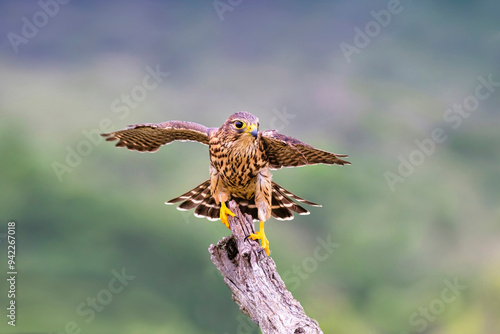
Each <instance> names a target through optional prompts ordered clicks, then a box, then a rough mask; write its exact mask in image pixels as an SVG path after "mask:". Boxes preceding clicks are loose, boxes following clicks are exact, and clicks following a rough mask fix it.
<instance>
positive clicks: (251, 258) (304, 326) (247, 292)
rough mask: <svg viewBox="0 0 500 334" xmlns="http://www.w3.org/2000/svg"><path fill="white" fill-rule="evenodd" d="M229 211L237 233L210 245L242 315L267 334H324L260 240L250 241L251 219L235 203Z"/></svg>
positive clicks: (252, 226)
mask: <svg viewBox="0 0 500 334" xmlns="http://www.w3.org/2000/svg"><path fill="white" fill-rule="evenodd" d="M229 209H230V210H231V211H232V212H233V213H235V214H236V216H235V217H234V218H233V217H231V216H228V218H229V226H230V228H231V231H232V232H233V234H232V235H230V236H228V237H225V238H223V239H222V240H220V241H219V242H218V243H217V245H210V247H209V252H210V254H211V258H212V262H213V263H214V264H215V266H216V267H217V269H218V270H219V271H220V272H221V274H222V276H223V277H224V282H225V283H226V285H227V286H228V287H229V289H230V290H231V291H232V294H233V300H234V301H235V302H236V304H238V306H239V307H240V310H241V312H243V314H246V315H248V316H249V317H250V318H251V319H252V320H253V321H254V322H255V323H256V324H257V325H258V326H259V327H260V329H261V331H262V333H263V334H271V333H272V334H275V333H286V334H292V333H293V334H298V333H307V334H309V333H315V334H317V333H323V332H322V331H321V329H320V328H319V325H318V323H317V322H316V321H315V320H313V319H311V318H309V317H308V316H307V315H306V314H305V312H304V309H303V308H302V306H301V305H300V303H299V302H298V301H297V300H295V299H294V298H293V296H292V294H291V293H290V292H289V291H288V290H287V289H286V286H285V284H284V283H283V280H282V279H281V277H280V276H279V274H278V272H277V270H276V264H275V263H274V261H273V259H272V258H271V257H269V256H267V254H266V252H265V251H264V250H262V249H261V248H260V245H259V243H258V241H254V240H252V239H246V237H247V236H248V235H249V234H250V233H254V232H255V231H254V224H253V222H252V219H251V217H250V216H249V215H242V213H241V211H240V210H239V208H238V205H237V204H236V203H235V202H234V201H231V202H229Z"/></svg>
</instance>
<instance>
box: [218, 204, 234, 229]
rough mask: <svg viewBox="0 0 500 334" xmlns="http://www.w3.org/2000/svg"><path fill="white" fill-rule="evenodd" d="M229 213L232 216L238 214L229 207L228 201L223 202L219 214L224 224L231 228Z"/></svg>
mask: <svg viewBox="0 0 500 334" xmlns="http://www.w3.org/2000/svg"><path fill="white" fill-rule="evenodd" d="M227 215H230V216H232V217H234V216H236V215H235V214H234V213H232V212H231V210H229V209H228V208H227V206H226V203H225V202H222V203H221V206H220V215H219V216H220V220H221V222H222V223H223V224H224V225H226V227H227V228H229V229H230V227H229V221H228V220H227Z"/></svg>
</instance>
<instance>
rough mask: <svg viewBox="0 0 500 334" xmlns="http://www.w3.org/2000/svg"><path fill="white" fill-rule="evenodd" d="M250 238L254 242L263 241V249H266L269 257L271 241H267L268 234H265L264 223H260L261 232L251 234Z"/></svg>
mask: <svg viewBox="0 0 500 334" xmlns="http://www.w3.org/2000/svg"><path fill="white" fill-rule="evenodd" d="M250 238H252V239H253V240H262V248H264V249H265V250H266V253H267V255H269V240H267V237H266V233H264V222H263V221H261V222H260V231H259V232H257V233H252V234H250Z"/></svg>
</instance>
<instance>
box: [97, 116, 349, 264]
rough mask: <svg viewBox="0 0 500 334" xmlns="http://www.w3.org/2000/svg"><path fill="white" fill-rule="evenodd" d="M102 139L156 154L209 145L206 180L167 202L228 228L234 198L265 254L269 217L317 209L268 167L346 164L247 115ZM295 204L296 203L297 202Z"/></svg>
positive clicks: (142, 127)
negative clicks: (166, 148)
mask: <svg viewBox="0 0 500 334" xmlns="http://www.w3.org/2000/svg"><path fill="white" fill-rule="evenodd" d="M101 135H102V136H103V137H105V138H106V141H115V140H117V141H118V142H117V144H116V146H117V147H127V148H128V149H130V150H135V151H139V152H156V151H157V150H158V149H159V148H160V146H162V145H166V144H170V143H171V142H173V141H176V140H177V141H196V142H200V143H202V144H205V145H208V151H209V154H210V178H209V179H208V180H206V181H205V182H203V183H202V184H200V185H198V186H196V187H195V188H193V189H192V190H190V191H188V192H186V193H185V194H183V195H181V196H179V197H176V198H174V199H172V200H170V201H168V202H166V204H174V203H178V202H182V203H180V205H179V206H178V209H179V210H190V209H195V211H194V215H195V216H196V217H205V218H208V219H209V220H218V219H220V220H221V221H222V223H224V225H226V227H228V228H229V223H228V218H227V216H228V215H230V216H233V217H234V213H233V212H231V211H230V210H229V209H228V207H227V205H226V202H228V201H229V200H231V199H234V200H235V201H236V202H237V203H238V206H239V207H240V209H241V211H242V212H243V213H247V214H249V215H250V216H251V217H252V218H253V219H254V220H255V221H260V230H259V231H258V232H256V233H252V234H250V235H249V237H250V238H252V239H253V240H261V243H262V248H263V249H265V251H266V253H267V255H269V240H268V239H267V237H266V234H265V232H264V222H265V221H267V220H268V219H269V218H270V217H271V216H273V217H274V218H276V219H279V220H291V219H293V213H297V214H299V215H306V214H309V211H307V210H306V209H304V208H303V207H302V206H301V205H300V204H298V203H303V204H308V205H311V206H321V205H319V204H316V203H313V202H310V201H308V200H305V199H303V198H301V197H299V196H297V195H295V194H293V193H291V192H290V191H288V190H286V189H285V188H283V187H281V186H280V185H278V184H276V183H275V182H273V181H272V177H271V172H270V170H271V169H280V168H282V167H299V166H305V165H315V164H326V165H347V164H350V163H349V162H348V161H346V160H342V159H341V158H345V157H347V155H344V154H335V153H330V152H326V151H322V150H319V149H316V148H314V147H312V146H310V145H308V144H306V143H303V142H301V141H300V140H298V139H295V138H292V137H289V136H285V135H283V134H280V133H278V131H276V130H267V131H263V132H260V131H259V119H258V118H257V117H255V116H253V115H252V114H250V113H248V112H243V111H242V112H237V113H234V114H232V115H231V116H229V118H228V119H227V120H226V122H225V123H224V124H223V125H222V126H221V127H220V128H208V127H206V126H204V125H200V124H197V123H192V122H184V121H168V122H164V123H158V124H153V123H145V124H136V125H131V126H129V127H128V128H127V129H125V130H120V131H116V132H111V133H103V134H101ZM297 202H298V203H297Z"/></svg>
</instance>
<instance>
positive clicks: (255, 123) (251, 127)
mask: <svg viewBox="0 0 500 334" xmlns="http://www.w3.org/2000/svg"><path fill="white" fill-rule="evenodd" d="M222 128H223V129H224V132H225V134H226V138H227V139H229V140H231V141H236V140H238V141H240V140H244V141H247V140H248V141H255V140H256V139H257V136H258V134H259V119H258V118H257V117H255V116H254V115H252V114H250V113H247V112H245V111H240V112H237V113H234V114H232V115H231V116H229V118H228V119H227V121H226V122H225V123H224V125H223V126H222Z"/></svg>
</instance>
